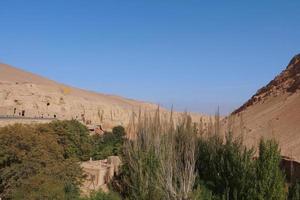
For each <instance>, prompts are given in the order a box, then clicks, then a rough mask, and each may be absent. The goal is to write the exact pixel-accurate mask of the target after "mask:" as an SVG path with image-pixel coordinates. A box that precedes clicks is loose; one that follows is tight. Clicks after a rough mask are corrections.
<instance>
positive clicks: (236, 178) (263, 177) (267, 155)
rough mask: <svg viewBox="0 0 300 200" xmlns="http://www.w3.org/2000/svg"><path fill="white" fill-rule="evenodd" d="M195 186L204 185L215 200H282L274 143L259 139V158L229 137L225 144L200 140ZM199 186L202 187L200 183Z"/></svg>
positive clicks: (215, 138)
mask: <svg viewBox="0 0 300 200" xmlns="http://www.w3.org/2000/svg"><path fill="white" fill-rule="evenodd" d="M198 149H199V150H198V159H197V164H196V168H197V172H198V174H199V177H198V179H199V180H198V184H197V185H200V186H201V185H204V186H205V187H206V188H208V189H209V190H210V191H212V192H213V194H214V195H215V197H214V198H217V199H230V200H231V199H233V200H237V199H241V200H243V199H249V200H252V199H258V200H259V199H261V200H272V199H276V200H280V199H285V196H286V194H285V190H284V176H283V173H282V172H281V171H280V168H279V164H280V159H281V157H280V151H279V149H278V144H277V143H276V142H275V141H273V140H268V141H264V140H261V142H260V146H259V157H258V158H257V160H255V159H253V157H254V151H253V149H246V147H245V146H244V145H243V143H242V140H241V139H239V138H236V139H233V137H232V135H231V134H229V135H227V137H226V141H225V142H223V140H222V139H221V138H220V137H218V136H213V137H210V138H208V139H204V138H201V139H200V140H199V147H198ZM200 183H201V184H200Z"/></svg>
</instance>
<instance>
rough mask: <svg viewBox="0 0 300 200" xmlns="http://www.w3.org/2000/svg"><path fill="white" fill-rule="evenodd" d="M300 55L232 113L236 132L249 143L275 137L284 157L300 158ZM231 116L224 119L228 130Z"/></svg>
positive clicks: (253, 144)
mask: <svg viewBox="0 0 300 200" xmlns="http://www.w3.org/2000/svg"><path fill="white" fill-rule="evenodd" d="M299 89H300V55H298V56H295V57H294V58H293V59H292V61H291V62H290V63H289V64H288V66H287V68H286V69H285V70H284V71H283V72H282V73H281V74H279V75H278V76H277V77H275V79H274V80H272V81H271V82H270V83H269V84H268V85H266V86H265V87H263V88H261V89H260V90H259V91H258V92H257V93H256V94H255V95H254V96H253V97H252V98H251V99H250V100H249V101H247V102H246V103H245V104H244V105H243V106H241V107H240V108H239V109H237V110H236V111H235V112H234V113H233V114H232V115H231V117H230V118H231V120H232V121H234V123H231V124H233V129H234V130H233V132H234V133H235V134H241V133H243V135H244V141H245V143H246V144H247V145H248V146H254V147H257V145H258V142H259V140H260V138H262V137H263V138H268V139H270V138H274V139H275V140H277V141H278V142H279V145H280V148H281V153H282V155H284V156H287V157H290V158H294V159H295V160H297V161H300V90H299ZM228 121H229V117H228V118H226V119H225V120H224V121H223V125H224V124H225V125H224V127H225V128H224V129H228Z"/></svg>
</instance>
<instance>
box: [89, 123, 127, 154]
mask: <svg viewBox="0 0 300 200" xmlns="http://www.w3.org/2000/svg"><path fill="white" fill-rule="evenodd" d="M124 140H125V129H124V128H123V127H122V126H117V127H114V128H113V130H112V132H105V133H104V134H103V135H94V136H93V137H92V142H93V152H92V157H93V159H95V160H102V159H105V158H107V157H108V156H112V155H115V156H119V155H120V154H121V152H122V145H123V142H124Z"/></svg>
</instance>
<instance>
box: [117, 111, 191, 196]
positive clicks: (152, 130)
mask: <svg viewBox="0 0 300 200" xmlns="http://www.w3.org/2000/svg"><path fill="white" fill-rule="evenodd" d="M133 130H136V131H135V136H134V139H133V140H131V141H127V142H125V144H124V151H123V161H124V166H123V170H122V173H121V175H120V177H118V181H119V183H115V184H114V185H115V186H116V185H117V186H118V187H115V188H117V189H118V191H119V192H120V193H121V194H122V195H124V197H125V198H128V199H140V200H152V199H157V200H160V199H161V200H165V199H166V200H167V199H172V200H176V199H180V200H181V199H188V198H189V196H190V195H191V193H192V190H193V185H194V181H195V135H196V134H195V129H194V127H193V126H192V122H191V118H190V117H189V116H188V115H185V116H183V117H182V119H180V123H179V124H178V126H176V127H174V125H173V122H172V120H170V121H164V120H161V119H160V114H159V112H158V111H157V113H156V114H155V116H154V117H152V116H145V117H144V118H140V119H139V121H138V123H137V124H134V127H133ZM120 186H121V187H120Z"/></svg>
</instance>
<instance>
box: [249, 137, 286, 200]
mask: <svg viewBox="0 0 300 200" xmlns="http://www.w3.org/2000/svg"><path fill="white" fill-rule="evenodd" d="M280 161H281V156H280V150H279V147H278V143H277V142H275V141H274V140H267V141H265V140H261V141H260V144H259V157H258V159H257V161H256V181H255V184H256V199H259V200H283V199H285V197H286V194H285V189H284V188H285V182H284V180H285V179H284V175H283V172H282V171H281V170H280V168H279V164H280Z"/></svg>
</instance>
